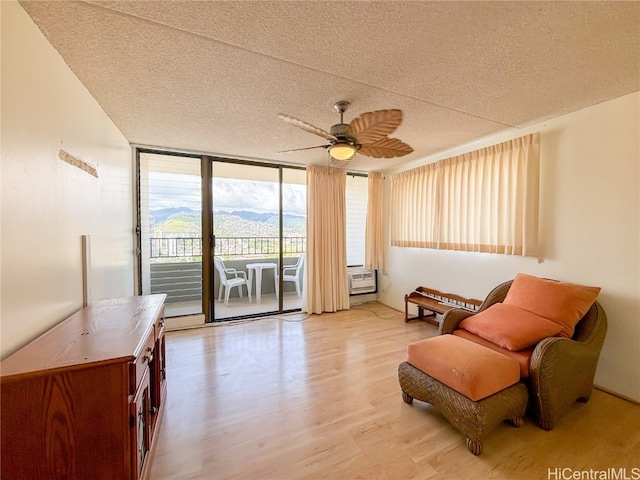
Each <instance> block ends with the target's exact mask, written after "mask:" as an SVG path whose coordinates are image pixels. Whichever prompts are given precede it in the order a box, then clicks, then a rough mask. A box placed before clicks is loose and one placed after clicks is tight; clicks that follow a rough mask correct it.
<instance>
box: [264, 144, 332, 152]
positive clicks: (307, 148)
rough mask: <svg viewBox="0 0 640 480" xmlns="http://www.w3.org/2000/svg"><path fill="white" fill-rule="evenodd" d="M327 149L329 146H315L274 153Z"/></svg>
mask: <svg viewBox="0 0 640 480" xmlns="http://www.w3.org/2000/svg"><path fill="white" fill-rule="evenodd" d="M329 147H330V145H317V146H315V147H305V148H294V149H293V150H282V151H281V152H276V153H289V152H299V151H300V150H312V149H314V148H329Z"/></svg>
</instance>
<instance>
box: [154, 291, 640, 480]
mask: <svg viewBox="0 0 640 480" xmlns="http://www.w3.org/2000/svg"><path fill="white" fill-rule="evenodd" d="M436 334H437V330H436V327H433V326H431V325H429V324H426V323H422V322H417V323H410V324H405V323H404V321H403V315H402V314H400V313H399V312H397V311H395V310H392V309H390V308H387V307H385V306H383V305H380V304H377V303H369V304H364V305H361V306H358V307H355V308H352V309H351V310H349V311H343V312H339V313H334V314H324V315H321V316H320V315H313V316H310V317H308V318H305V315H303V314H296V315H288V316H281V317H278V318H272V319H261V320H254V321H247V322H243V323H240V324H232V325H225V326H217V327H205V328H200V329H196V330H188V331H181V332H170V333H168V334H167V367H168V370H167V376H168V389H169V391H168V399H167V404H166V406H165V408H166V409H165V412H164V417H163V418H162V423H161V425H160V431H159V437H158V443H157V445H156V451H155V452H154V455H153V457H152V459H151V461H152V465H151V467H152V468H151V475H150V479H151V480H159V479H274V480H275V479H287V480H288V479H316V478H317V479H323V478H330V479H373V478H375V479H413V478H415V479H465V480H466V479H549V478H551V479H554V480H561V479H563V478H590V477H586V476H582V477H569V476H567V475H573V474H574V473H573V472H574V471H580V472H584V471H589V470H593V471H601V470H605V469H622V468H626V469H627V470H626V475H627V476H628V478H629V479H631V478H634V479H636V480H637V479H638V478H640V406H639V405H637V404H634V403H631V402H628V401H625V400H622V399H620V398H618V397H615V396H613V395H609V394H607V393H604V392H602V391H599V390H594V393H593V395H592V397H591V400H590V401H589V402H588V403H586V404H584V403H576V404H575V406H574V408H572V409H571V411H569V412H568V413H567V414H566V415H565V416H564V417H562V419H561V420H560V421H559V422H558V424H557V425H556V427H555V428H554V429H553V430H552V431H549V432H547V431H544V430H541V429H540V428H538V427H537V426H536V425H535V423H534V422H533V420H532V419H530V418H527V419H525V424H524V426H523V427H522V428H519V429H516V428H513V427H511V426H510V425H508V424H507V423H504V424H503V425H501V426H500V427H498V428H497V429H496V430H495V431H494V432H493V433H491V434H490V435H489V437H488V438H487V440H486V441H485V444H484V452H483V454H482V455H481V456H479V457H475V456H473V455H472V454H471V453H469V451H468V450H467V448H466V444H465V439H464V437H463V435H462V434H461V433H459V432H458V431H457V430H455V429H454V428H453V427H452V426H451V425H450V424H449V423H448V422H447V420H446V419H444V417H442V416H441V415H440V414H438V413H437V412H436V411H435V410H434V409H433V407H431V406H430V405H428V404H425V403H422V402H419V401H414V403H413V405H407V404H405V403H404V402H403V401H402V398H401V394H400V388H399V386H398V380H397V367H398V364H399V363H400V362H401V361H403V360H404V356H405V349H406V345H407V344H408V343H409V342H412V341H415V340H419V339H422V338H426V337H429V336H433V335H436ZM556 469H558V470H556ZM560 469H571V470H560ZM616 471H620V470H616ZM550 473H551V475H550ZM634 473H635V474H636V476H635V477H633V476H632V475H633V474H634ZM587 474H588V473H587ZM582 475H585V474H582ZM591 478H601V477H591ZM607 478H624V477H607Z"/></svg>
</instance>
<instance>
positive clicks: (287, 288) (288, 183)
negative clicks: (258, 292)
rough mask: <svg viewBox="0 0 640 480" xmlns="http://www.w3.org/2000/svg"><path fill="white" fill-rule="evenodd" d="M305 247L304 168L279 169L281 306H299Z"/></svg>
mask: <svg viewBox="0 0 640 480" xmlns="http://www.w3.org/2000/svg"><path fill="white" fill-rule="evenodd" d="M306 251H307V172H306V170H298V169H292V168H283V169H282V260H283V262H282V263H283V265H282V272H281V274H282V292H283V293H282V309H283V310H284V311H288V310H299V309H300V308H301V307H302V295H303V290H304V267H305V260H306V258H305V253H306Z"/></svg>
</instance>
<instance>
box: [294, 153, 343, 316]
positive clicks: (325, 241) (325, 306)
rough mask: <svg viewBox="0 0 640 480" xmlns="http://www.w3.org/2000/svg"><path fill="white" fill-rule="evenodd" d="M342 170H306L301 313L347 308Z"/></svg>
mask: <svg viewBox="0 0 640 480" xmlns="http://www.w3.org/2000/svg"><path fill="white" fill-rule="evenodd" d="M346 182H347V177H346V171H345V170H343V169H336V168H328V167H319V166H310V167H308V168H307V265H306V282H307V283H306V289H305V290H306V295H305V297H304V299H303V310H304V311H306V312H308V313H322V312H336V311H338V310H346V309H348V308H349V288H348V283H347V243H346V231H345V230H346V229H345V225H346V209H345V188H346Z"/></svg>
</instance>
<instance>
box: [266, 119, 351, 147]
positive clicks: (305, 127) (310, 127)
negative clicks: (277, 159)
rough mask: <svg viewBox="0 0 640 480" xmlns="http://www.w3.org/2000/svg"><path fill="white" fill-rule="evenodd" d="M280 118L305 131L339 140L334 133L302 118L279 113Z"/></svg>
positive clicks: (328, 138)
mask: <svg viewBox="0 0 640 480" xmlns="http://www.w3.org/2000/svg"><path fill="white" fill-rule="evenodd" d="M278 118H279V119H281V120H284V121H285V122H287V123H290V124H291V125H293V126H294V127H298V128H301V129H302V130H304V131H305V132H309V133H313V134H314V135H318V136H319V137H322V138H326V139H327V140H331V141H333V142H335V141H337V140H338V139H337V138H336V137H335V136H334V135H331V134H330V133H329V132H326V131H324V130H322V129H321V128H318V127H316V126H314V125H311V124H310V123H307V122H303V121H302V120H298V119H297V118H295V117H292V116H291V115H285V114H284V113H279V114H278Z"/></svg>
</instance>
